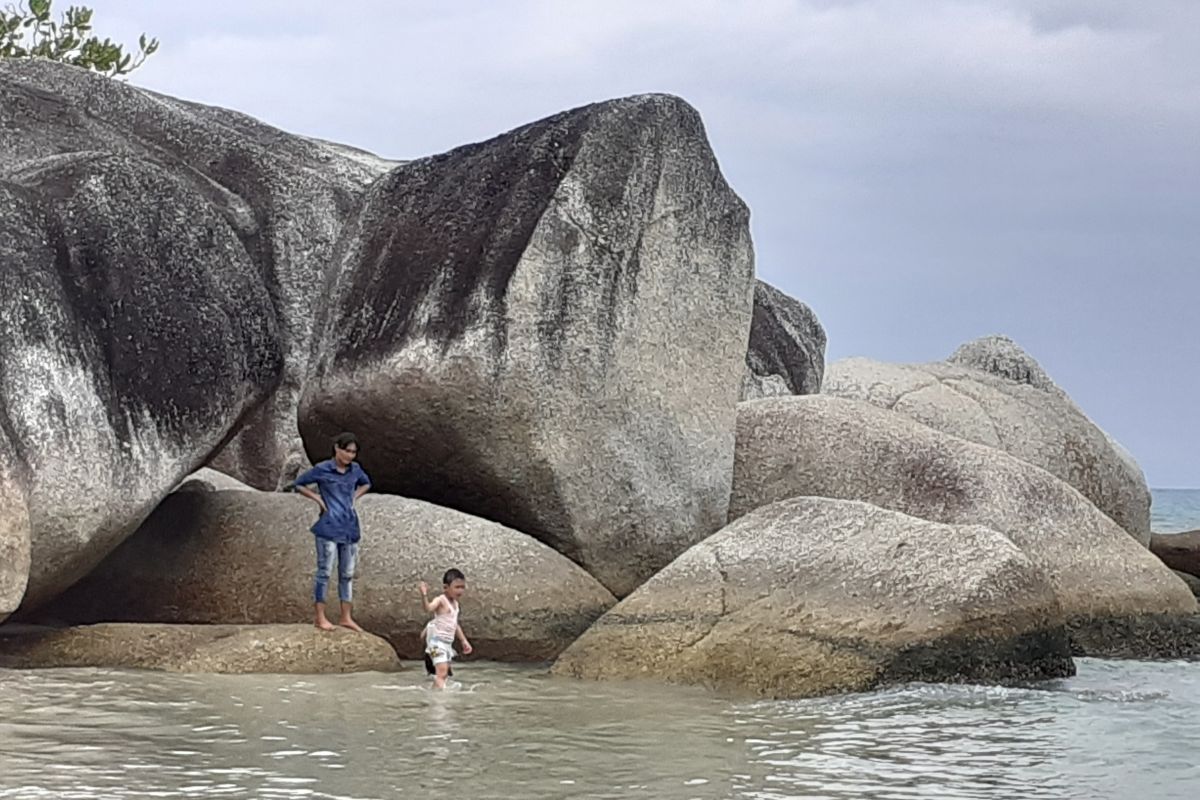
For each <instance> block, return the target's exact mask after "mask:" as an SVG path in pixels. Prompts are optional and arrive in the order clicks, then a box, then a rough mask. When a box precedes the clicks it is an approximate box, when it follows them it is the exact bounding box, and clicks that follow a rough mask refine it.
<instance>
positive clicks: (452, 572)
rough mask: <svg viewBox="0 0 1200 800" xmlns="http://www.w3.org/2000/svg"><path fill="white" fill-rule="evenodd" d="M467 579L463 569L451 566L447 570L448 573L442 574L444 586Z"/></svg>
mask: <svg viewBox="0 0 1200 800" xmlns="http://www.w3.org/2000/svg"><path fill="white" fill-rule="evenodd" d="M466 579H467V576H466V575H463V574H462V572H461V571H459V570H457V569H455V568H454V567H451V568H450V569H448V570H446V574H445V575H443V576H442V586H449V585H450V584H452V583H454V582H455V581H465V580H466Z"/></svg>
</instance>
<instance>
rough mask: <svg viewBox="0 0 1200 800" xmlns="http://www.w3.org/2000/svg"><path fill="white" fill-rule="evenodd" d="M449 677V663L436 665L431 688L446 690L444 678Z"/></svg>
mask: <svg viewBox="0 0 1200 800" xmlns="http://www.w3.org/2000/svg"><path fill="white" fill-rule="evenodd" d="M449 675H450V664H449V662H444V663H441V664H438V665H437V677H435V678H434V679H433V688H435V689H445V688H446V678H447V677H448V676H449Z"/></svg>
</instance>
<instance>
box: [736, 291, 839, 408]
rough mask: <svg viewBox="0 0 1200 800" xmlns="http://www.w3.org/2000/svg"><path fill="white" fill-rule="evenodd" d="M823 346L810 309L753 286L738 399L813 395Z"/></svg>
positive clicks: (821, 368) (821, 369)
mask: <svg viewBox="0 0 1200 800" xmlns="http://www.w3.org/2000/svg"><path fill="white" fill-rule="evenodd" d="M825 342H826V338H825V329H824V328H822V327H821V322H820V320H818V319H817V315H816V314H815V313H813V310H812V309H811V308H809V307H808V306H807V305H805V304H804V303H802V302H800V301H799V300H796V299H794V298H792V297H789V296H788V295H786V294H784V293H783V292H781V291H779V290H778V289H776V288H775V287H773V286H771V285H769V284H767V283H764V282H763V281H757V282H756V283H755V285H754V316H753V320H752V322H751V324H750V345H749V347H748V348H747V350H746V374H745V377H744V378H743V379H742V399H743V400H757V399H759V398H762V397H777V396H781V395H789V394H817V393H819V392H820V391H821V378H822V376H823V375H824V374H825Z"/></svg>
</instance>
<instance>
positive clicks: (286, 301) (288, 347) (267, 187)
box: [0, 59, 391, 489]
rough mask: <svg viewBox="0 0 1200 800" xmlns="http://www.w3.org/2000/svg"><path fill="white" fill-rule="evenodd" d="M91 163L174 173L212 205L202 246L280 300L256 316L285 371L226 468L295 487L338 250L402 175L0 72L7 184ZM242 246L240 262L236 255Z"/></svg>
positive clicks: (246, 120) (138, 95) (63, 70)
mask: <svg viewBox="0 0 1200 800" xmlns="http://www.w3.org/2000/svg"><path fill="white" fill-rule="evenodd" d="M88 154H110V155H119V156H123V157H125V158H127V159H131V160H134V161H139V162H143V163H146V164H149V165H153V166H154V167H157V168H160V169H161V170H163V171H164V172H165V173H168V174H169V175H170V176H171V179H172V180H173V181H174V182H176V183H177V184H180V185H181V186H182V187H184V189H186V191H187V192H189V193H191V194H194V195H197V196H198V197H200V198H203V200H204V201H205V204H206V205H207V208H206V209H205V211H204V212H203V214H201V215H200V216H198V217H197V218H196V220H195V225H194V226H193V227H192V228H191V229H190V230H191V232H192V233H193V234H194V238H196V239H200V240H203V239H204V238H205V237H210V238H213V237H215V239H214V240H215V241H217V242H219V243H220V247H221V248H225V249H227V250H229V251H231V254H230V256H229V257H230V259H231V260H232V261H233V262H234V263H236V264H238V265H239V266H238V269H239V270H240V269H241V265H242V264H244V263H247V262H248V263H249V264H251V265H252V266H253V269H254V271H255V272H256V273H257V276H258V282H259V283H260V285H261V286H262V287H264V288H265V291H266V293H267V296H268V299H269V301H270V306H269V307H268V308H267V309H261V310H256V311H255V314H256V315H257V316H259V317H260V318H261V319H262V321H263V324H269V326H270V327H271V330H272V331H273V336H274V338H275V339H276V342H277V343H276V345H275V346H274V347H275V349H277V350H279V351H280V352H282V354H283V366H282V370H281V372H280V374H279V375H277V376H275V377H274V379H273V380H272V381H271V383H270V386H269V387H268V388H271V389H273V394H272V395H271V397H270V398H269V399H268V400H267V401H266V402H265V403H262V404H261V406H260V407H259V408H256V409H252V410H250V411H249V412H248V413H247V416H246V417H245V419H243V420H242V426H243V430H242V432H241V433H240V434H239V435H238V436H237V437H236V438H235V439H234V440H233V441H232V442H231V443H230V444H229V445H228V446H227V447H226V448H225V449H224V451H223V452H222V453H220V454H218V455H217V456H216V463H218V464H219V465H220V467H221V469H222V471H225V472H228V473H230V474H233V475H235V476H237V477H239V478H242V479H244V480H245V481H246V482H247V483H250V484H252V485H255V486H258V487H260V488H271V489H273V488H276V487H277V486H278V485H280V484H282V483H286V482H287V481H289V480H291V478H293V477H294V476H295V474H296V472H297V471H298V470H299V469H300V467H301V466H302V465H303V464H304V449H303V447H302V445H301V442H300V438H299V436H298V435H297V433H296V406H297V403H298V401H299V397H300V390H301V384H302V381H303V379H304V377H305V375H306V374H307V369H308V361H309V357H310V355H311V352H312V335H313V322H314V320H315V319H316V317H317V316H318V307H319V305H320V304H321V303H322V302H323V300H324V297H325V293H324V291H323V287H324V286H325V285H326V282H327V278H328V270H329V268H330V263H331V254H332V251H333V247H334V244H335V242H336V241H337V237H338V235H339V233H340V232H341V228H342V224H343V222H344V220H345V218H346V217H347V216H348V215H349V214H350V213H351V212H352V211H353V209H354V208H355V206H356V203H357V202H358V200H359V198H360V197H361V195H362V193H363V191H364V189H365V187H366V186H367V184H369V183H370V182H371V181H372V180H374V179H375V178H376V177H378V176H379V175H381V174H383V173H384V172H385V171H386V170H387V168H388V167H390V166H391V164H390V163H389V162H385V161H383V160H382V159H378V158H376V157H374V156H371V155H370V154H367V153H363V152H361V151H357V150H354V149H353V148H350V147H346V146H344V145H335V144H332V143H329V142H322V141H318V140H314V139H309V138H305V137H301V136H293V135H291V134H287V133H284V132H283V131H280V130H278V129H276V128H272V127H270V126H268V125H264V124H263V123H261V122H258V121H257V120H254V119H252V118H250V117H248V116H246V115H244V114H239V113H237V112H234V111H229V110H226V109H222V108H215V107H212V106H205V105H200V104H198V103H188V102H184V101H181V100H177V99H175V98H171V97H166V96H164V95H160V94H156V93H154V92H149V91H146V90H143V89H139V88H137V87H134V86H131V85H129V84H127V83H124V82H121V81H115V80H111V79H109V78H107V77H104V76H101V75H97V74H94V73H91V72H88V71H86V70H82V69H78V68H75V67H69V66H66V65H63V64H57V63H53V62H50V61H45V60H40V59H39V60H32V61H26V60H15V59H13V60H9V59H6V60H4V61H0V178H2V177H5V176H12V175H13V174H14V173H17V172H21V171H28V170H31V169H32V170H40V169H58V168H60V167H61V165H62V164H63V163H66V162H78V161H80V159H84V158H88V157H90V156H88ZM158 199H159V198H158V197H157V196H156V195H154V194H146V195H144V196H141V197H137V198H122V203H123V205H121V206H119V207H117V208H114V209H113V212H112V213H113V214H118V213H119V214H124V215H127V216H128V218H129V222H130V223H131V224H134V223H141V224H146V223H148V222H149V221H150V215H152V214H153V213H154V209H153V206H154V205H155V204H156V203H157V202H158ZM197 205H199V204H198V203H197ZM217 219H219V220H220V221H221V222H222V223H223V224H218V222H217ZM181 222H186V220H182V221H181ZM231 239H232V241H228V240H231ZM235 242H236V243H237V247H236V249H237V250H240V252H232V250H233V249H234V248H233V247H232V245H233V243H235ZM182 267H183V265H180V267H179V268H180V269H182ZM257 291H258V292H262V291H264V289H259V290H257ZM186 297H187V296H186V294H180V296H179V297H178V298H177V301H178V302H180V303H182V302H184V301H185V299H186ZM133 300H134V298H126V302H133Z"/></svg>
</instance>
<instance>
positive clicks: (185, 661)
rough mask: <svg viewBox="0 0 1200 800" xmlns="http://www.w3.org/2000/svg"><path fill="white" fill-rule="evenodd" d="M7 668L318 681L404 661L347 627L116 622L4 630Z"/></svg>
mask: <svg viewBox="0 0 1200 800" xmlns="http://www.w3.org/2000/svg"><path fill="white" fill-rule="evenodd" d="M0 667H5V668H9V669H59V668H65V667H75V668H78V667H102V668H107V669H149V670H159V671H163V672H190V673H222V674H239V675H240V674H245V673H275V674H292V675H297V674H298V675H314V674H322V673H344V672H394V671H396V670H398V669H400V660H399V659H398V658H397V657H396V651H395V650H393V649H392V646H391V645H390V644H388V643H387V642H386V641H384V640H383V639H381V638H379V637H378V636H372V635H371V634H369V633H354V632H351V631H349V630H346V629H344V628H339V629H338V630H335V631H320V630H317V629H316V628H315V627H313V626H312V625H138V624H121V623H114V624H100V625H87V626H81V627H75V628H63V629H46V630H40V631H29V632H22V633H20V634H18V635H8V634H5V633H4V632H3V631H2V630H0Z"/></svg>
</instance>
